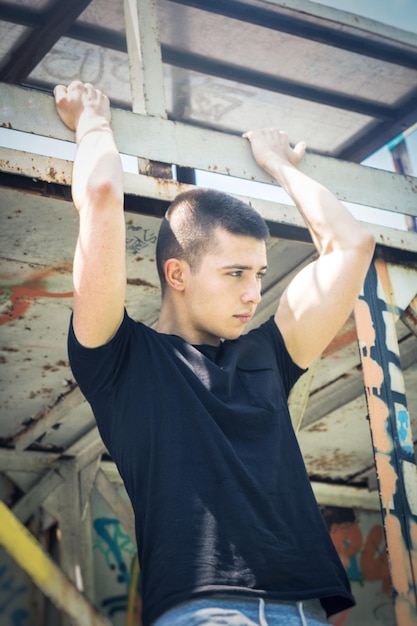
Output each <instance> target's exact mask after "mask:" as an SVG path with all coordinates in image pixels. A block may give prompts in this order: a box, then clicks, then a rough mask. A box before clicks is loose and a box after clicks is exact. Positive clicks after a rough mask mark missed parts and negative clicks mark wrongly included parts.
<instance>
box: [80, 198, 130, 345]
mask: <svg viewBox="0 0 417 626" xmlns="http://www.w3.org/2000/svg"><path fill="white" fill-rule="evenodd" d="M98 205H99V203H95V204H94V205H92V206H91V207H89V206H85V207H83V210H82V211H81V212H80V229H79V235H78V241H77V246H76V251H75V256H74V272H73V277H74V320H73V323H74V331H75V334H76V336H77V339H78V341H79V342H80V343H81V344H82V345H84V346H86V347H96V346H99V345H103V344H104V343H107V342H108V341H109V340H110V339H111V338H112V336H113V335H114V334H115V333H116V331H117V329H118V327H119V325H120V324H121V322H122V319H123V308H124V301H125V292H126V258H125V256H126V253H125V222H124V214H123V207H122V206H120V203H119V202H117V201H115V202H114V203H112V202H111V201H109V199H108V198H107V201H106V203H105V205H104V206H103V208H99V209H98V208H97V206H98Z"/></svg>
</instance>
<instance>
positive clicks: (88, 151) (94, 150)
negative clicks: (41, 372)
mask: <svg viewBox="0 0 417 626" xmlns="http://www.w3.org/2000/svg"><path fill="white" fill-rule="evenodd" d="M54 94H55V100H56V105H57V110H58V113H59V115H60V117H61V119H62V120H63V122H64V123H65V124H66V125H67V126H68V127H69V128H71V129H72V130H74V131H75V132H76V141H77V145H78V149H77V155H76V158H75V163H74V169H73V177H72V196H73V200H74V204H75V206H76V208H77V210H78V213H79V234H78V241H77V246H76V250H75V256H74V273H73V276H74V330H75V334H76V336H77V338H78V340H79V341H80V342H81V343H82V344H83V345H84V346H87V347H96V346H99V345H102V344H104V343H106V342H108V341H109V340H110V339H111V337H112V336H113V335H114V334H115V332H116V331H117V329H118V327H119V325H120V323H121V321H122V319H123V307H124V300H125V290H126V260H125V222H124V214H123V171H122V166H121V161H120V156H119V153H118V150H117V148H116V145H115V143H114V139H113V133H112V130H111V128H110V106H109V101H108V99H107V97H106V96H105V95H104V94H102V93H101V92H100V91H98V90H97V89H95V88H94V87H93V86H92V85H89V84H83V83H81V82H74V83H71V85H69V87H64V86H62V85H58V86H57V87H56V88H55V90H54Z"/></svg>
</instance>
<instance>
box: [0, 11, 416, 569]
mask: <svg viewBox="0 0 417 626" xmlns="http://www.w3.org/2000/svg"><path fill="white" fill-rule="evenodd" d="M75 79H80V80H82V81H84V82H91V83H93V84H94V85H95V86H97V87H98V88H100V89H102V90H103V91H104V92H105V93H107V94H108V96H109V97H110V100H111V104H112V107H113V109H112V115H113V127H114V130H115V137H116V141H117V144H118V146H119V149H120V150H121V152H122V153H124V154H126V155H130V156H132V157H137V159H138V161H137V162H138V170H137V172H136V171H126V174H125V179H126V180H125V183H126V203H125V208H126V220H127V234H128V239H127V255H128V295H127V307H128V310H129V312H130V313H131V314H132V316H133V317H135V318H136V319H140V320H141V321H144V322H146V323H149V324H151V325H152V324H153V323H154V322H155V321H156V319H157V317H158V311H159V305H160V295H159V288H158V281H157V273H156V268H155V262H154V244H155V238H156V233H157V230H158V224H159V220H160V218H161V216H162V215H163V212H164V211H165V209H166V207H167V205H168V203H169V202H170V200H172V199H173V198H174V197H175V195H176V194H177V193H178V191H180V190H182V189H185V188H187V186H188V185H190V184H194V183H195V178H194V171H195V170H203V171H206V172H214V173H218V174H224V175H227V176H231V177H234V178H235V177H236V178H238V179H240V180H241V181H242V189H245V191H244V192H242V194H241V195H242V196H245V198H247V196H248V193H247V192H246V189H247V187H244V183H245V181H258V182H261V183H265V184H266V185H269V187H270V188H271V192H270V193H271V199H269V200H261V199H259V198H258V197H256V196H255V195H254V196H253V197H251V198H250V201H251V202H252V204H253V205H254V206H255V207H256V208H257V209H258V210H259V211H260V212H261V214H262V215H263V216H264V217H265V219H266V220H267V222H268V224H269V226H270V230H271V234H272V237H271V240H270V242H269V250H268V254H269V265H270V268H271V269H270V270H269V272H268V275H267V276H268V277H267V280H266V282H265V287H264V295H263V300H262V303H261V305H260V306H259V309H258V313H257V315H256V318H255V321H254V324H257V323H259V322H261V321H263V320H264V319H266V318H267V317H269V315H271V314H272V313H273V311H274V307H275V306H276V302H277V299H278V298H279V295H280V294H281V293H282V291H283V289H284V288H285V286H286V285H287V284H288V282H289V280H290V279H291V277H292V276H293V275H294V273H295V272H297V271H298V270H299V269H300V268H301V267H303V265H304V264H306V263H307V262H308V261H309V260H311V259H312V258H313V257H314V254H315V252H314V248H313V246H312V244H311V242H310V240H309V237H308V235H307V231H306V229H305V226H304V224H303V222H302V220H301V218H300V217H299V216H298V213H297V211H296V210H295V208H294V207H293V206H292V205H291V204H290V203H289V202H286V201H285V200H282V199H281V197H280V196H279V195H278V190H277V188H276V186H274V185H273V184H272V181H271V180H270V179H269V178H268V176H267V175H266V174H265V173H263V172H261V171H260V170H259V168H257V166H256V165H255V164H254V162H253V160H252V157H251V154H250V150H249V148H248V146H247V142H245V141H244V140H243V139H241V137H240V135H241V134H242V133H243V132H244V131H246V130H249V129H251V128H254V127H258V126H280V127H283V128H285V129H286V130H288V132H289V136H290V139H291V141H293V142H294V143H295V142H297V141H299V140H301V139H304V140H305V141H306V142H307V145H308V149H309V152H308V154H307V156H306V158H305V160H304V162H303V164H302V165H301V167H302V169H304V171H306V172H307V173H310V174H311V175H313V176H314V177H315V178H317V179H318V180H321V181H322V182H323V183H324V184H326V185H327V186H328V187H329V188H331V189H332V190H333V191H334V192H335V193H336V194H337V195H338V197H339V198H340V199H341V200H343V201H346V202H351V203H354V204H356V205H360V206H363V207H375V208H377V209H379V210H382V211H391V212H393V213H398V214H406V215H409V216H412V217H414V218H415V217H416V216H417V208H416V201H415V199H416V192H417V179H416V178H413V177H412V176H409V175H408V176H406V175H400V174H397V173H392V172H383V171H379V170H375V169H371V168H366V167H364V166H361V165H359V162H360V161H362V160H363V159H364V158H365V157H367V156H369V155H370V154H372V153H373V152H374V151H375V150H376V149H378V148H380V147H381V146H383V145H384V144H386V143H387V142H388V141H391V140H393V139H394V138H395V137H397V136H398V135H399V134H401V133H402V132H404V131H405V130H406V129H407V128H409V127H410V126H412V125H413V124H415V123H416V122H417V36H416V35H415V34H413V33H411V32H406V31H402V30H398V29H396V28H393V27H390V26H387V25H384V24H380V23H378V22H376V21H372V20H369V19H365V18H361V17H359V16H356V15H352V14H349V13H347V12H344V11H339V10H336V9H331V8H329V7H324V6H322V5H319V4H316V3H314V2H309V1H308V0H287V1H285V2H284V1H280V0H262V1H261V0H210V2H203V0H157V1H156V2H154V1H153V0H125V2H124V3H123V2H121V1H120V2H114V0H73V2H71V3H70V4H69V3H63V2H60V1H59V0H55V1H50V0H13V1H9V2H5V1H4V0H0V115H1V119H0V126H1V127H2V128H3V129H6V130H7V129H9V130H10V133H12V132H13V131H21V132H23V133H29V134H30V135H29V136H28V135H25V136H24V137H26V138H27V137H30V139H32V140H33V138H34V136H36V137H37V138H38V137H46V138H53V139H57V140H60V141H61V142H66V145H69V144H68V142H73V141H74V138H73V135H72V133H70V131H68V129H66V128H65V127H64V126H63V125H62V123H61V122H60V120H59V119H58V116H57V114H56V112H55V107H54V103H53V98H52V96H51V92H52V89H53V87H54V86H55V85H56V84H58V83H62V84H68V83H69V82H71V81H72V80H75ZM11 136H12V137H14V135H11ZM12 141H13V139H12ZM16 141H17V139H16ZM19 141H20V136H19ZM33 145H34V144H33V142H31V141H29V140H28V141H27V146H26V147H25V148H19V149H17V148H16V147H15V148H6V147H4V148H0V206H1V232H0V249H1V265H2V267H1V288H0V289H1V290H0V293H1V303H0V304H1V308H0V324H1V330H0V365H1V375H0V410H1V420H0V490H1V493H2V500H3V501H5V502H7V503H8V504H10V506H11V508H12V511H13V512H14V513H15V514H16V516H17V517H18V518H19V519H21V520H22V521H24V522H25V521H27V519H29V517H30V515H31V514H32V513H33V511H34V510H35V508H36V507H39V506H40V505H42V506H45V507H46V508H47V510H48V511H49V512H50V513H51V514H52V515H54V516H56V518H57V519H58V520H59V523H60V525H63V526H65V524H70V523H71V524H73V525H75V526H76V525H77V524H79V519H81V517H82V515H81V513H82V510H83V503H84V504H85V502H86V501H87V500H88V494H89V490H91V488H92V485H93V484H94V485H95V486H96V487H97V488H99V489H100V490H101V493H103V494H105V497H107V498H108V500H111V499H112V498H113V497H116V496H114V493H113V492H112V489H111V484H110V480H109V476H111V477H112V479H114V470H113V467H112V463H111V461H110V460H109V458H108V455H107V454H106V451H105V450H104V447H103V445H102V443H101V440H100V438H99V436H98V434H97V430H96V428H95V424H94V419H93V416H92V414H91V410H90V409H89V407H88V406H87V404H86V402H85V401H84V400H83V398H82V396H81V394H80V392H79V390H78V388H77V386H76V384H75V382H74V379H73V376H72V374H71V371H70V369H69V366H68V360H67V355H66V331H67V327H68V319H69V314H70V310H71V294H72V282H71V264H72V254H73V248H74V245H75V240H76V231H77V217H76V214H75V211H74V210H73V208H72V207H71V204H70V190H69V185H70V181H71V161H70V159H69V158H68V157H60V156H44V155H41V154H37V153H36V150H35V149H34V148H33ZM60 145H61V144H60ZM135 163H136V161H135ZM173 166H175V167H173ZM254 193H255V192H254ZM274 194H277V195H276V198H277V201H273V197H274ZM369 228H370V229H371V230H372V232H373V233H374V234H375V237H376V240H377V246H378V248H377V254H376V262H375V268H376V270H375V272H376V273H375V276H374V279H375V281H376V283H373V284H374V287H375V289H374V291H372V287H369V289H370V292H372V293H375V290H376V292H377V293H378V295H379V304H381V302H383V303H384V305H385V307H386V310H387V311H389V312H390V314H392V318H393V319H392V325H391V326H390V327H389V329H390V330H389V331H386V333H385V334H384V335H383V339H382V341H381V343H382V344H383V346H384V347H383V348H382V350H381V352H382V354H381V359H383V358H384V357H387V359H388V361H387V363H386V364H385V365H383V364H380V365H379V366H378V367H379V368H380V370H378V372H379V371H380V372H383V374H381V377H382V378H381V380H379V379H378V372H377V379H376V380H377V382H376V383H375V381H374V382H372V384H370V383H369V376H371V378H372V376H373V375H375V371H376V370H375V366H374V367H373V370H372V366H370V365H369V350H370V348H371V345H373V344H372V343H367V339H366V337H369V328H370V326H369V323H370V322H369V320H367V319H366V315H365V316H364V315H363V310H362V308H361V307H359V308H358V310H357V311H356V314H355V317H353V316H352V317H351V318H349V319H348V320H347V321H346V324H345V325H344V327H343V328H342V329H341V331H340V332H339V334H338V335H337V337H336V338H335V339H334V341H333V342H332V343H331V344H330V346H329V347H328V348H327V350H326V351H325V353H324V354H323V355H322V358H321V359H319V360H318V362H317V363H315V364H314V366H313V367H312V368H311V369H310V372H309V373H308V374H306V375H305V376H304V377H303V378H302V379H301V381H300V383H299V385H298V386H297V388H296V391H295V392H294V393H293V394H292V396H291V399H290V406H291V412H292V417H293V420H294V425H295V427H296V429H297V432H298V438H299V441H300V445H301V449H302V452H303V454H304V458H305V461H306V466H307V470H308V472H309V475H310V478H311V480H312V484H313V487H314V489H315V492H316V495H317V498H318V501H319V502H320V504H323V505H326V504H334V505H337V506H346V507H364V508H370V509H378V508H379V506H380V500H379V498H378V489H377V480H376V471H375V449H374V447H373V443H372V440H371V436H370V428H369V419H367V418H368V416H370V414H371V413H372V410H373V409H372V407H373V404H372V402H373V400H372V398H373V397H377V398H384V395H383V393H382V391H381V390H382V386H383V380H386V378H387V375H388V374H387V373H388V372H390V373H392V371H393V369H398V370H399V371H400V372H401V375H402V379H403V382H402V379H401V381H400V382H399V383H398V385H397V383H395V384H396V385H397V387H396V391H397V392H398V390H399V389H400V388H402V387H401V385H402V384H403V383H404V385H405V392H406V397H407V406H408V415H409V416H410V418H411V419H410V420H409V423H407V424H406V425H405V426H404V428H405V430H406V435H404V437H405V439H404V440H406V441H407V442H408V444H407V445H409V444H410V438H411V448H412V447H413V445H414V443H415V437H414V439H413V437H412V434H411V433H412V431H414V433H417V337H416V334H417V332H416V331H417V234H416V233H415V232H411V231H406V230H397V229H395V228H392V227H387V226H380V225H378V224H374V223H372V224H369ZM375 285H376V286H375ZM365 301H366V302H368V300H366V297H365ZM375 306H376V307H377V308H378V303H376V304H375ZM369 307H370V310H371V308H372V307H371V305H370V304H369ZM375 315H377V313H373V314H372V315H371V317H372V319H373V324H374V326H375V324H376V322H375ZM381 319H382V320H383V323H388V322H387V321H386V315H385V314H384V316H382V318H381ZM358 320H359V322H358ZM381 323H382V322H381ZM362 324H364V325H365V326H362ZM366 324H368V326H366ZM371 326H372V324H371ZM358 328H359V330H358ZM366 329H368V331H367V330H366ZM312 332H314V329H312ZM381 332H382V331H381V329H380V328H379V326H378V327H377V325H376V326H375V333H376V335H377V336H378V337H379V339H380V340H381V337H382V336H381ZM388 334H389V338H390V339H389V341H388V339H387V337H388ZM358 335H359V339H360V341H359V343H358V340H357V337H358ZM397 340H398V346H399V347H398V350H399V359H400V363H401V367H399V366H398V364H397V366H395V367H394V366H393V365H392V364H391V365H390V364H389V360H390V359H391V357H392V354H393V353H395V350H396V348H395V346H396V345H397ZM367 350H368V352H367ZM387 355H388V356H387ZM367 359H368V360H367ZM367 368H368V374H367V373H366V370H367ZM364 374H365V383H364ZM367 376H368V378H367ZM378 380H379V382H378ZM393 385H394V383H392V380H391V383H388V387H390V386H391V387H392V386H393ZM394 386H395V385H394ZM365 392H367V393H365ZM384 402H386V404H387V406H390V400H389V399H386V398H385V400H384ZM396 402H397V404H398V398H397V400H396ZM394 404H395V402H394ZM371 418H372V416H371ZM394 421H395V420H394ZM394 426H395V424H394ZM394 426H392V427H393V428H394ZM371 431H372V419H371ZM392 436H393V439H395V438H396V436H395V433H393V435H392ZM397 439H398V436H397ZM403 443H404V442H403ZM374 444H375V440H374ZM400 444H401V442H400ZM400 444H399V445H400ZM102 455H103V457H102V458H103V460H102V461H101V462H100V459H101V456H102ZM407 462H410V463H412V462H411V460H408V461H407ZM414 463H415V461H414ZM400 466H401V463H400V465H399V466H398V467H400ZM407 467H408V466H407ZM414 467H415V465H414ZM64 468H66V469H64ZM397 469H398V468H397ZM398 471H400V470H398ZM74 475H77V476H79V477H80V481H81V483H80V484H81V485H82V487H81V488H80V489H81V491H80V494H81V495H80V498H79V500H80V503H79V508H77V507H74V508H73V510H72V511H70V510H69V509H70V508H71V507H68V505H67V506H65V514H64V513H63V512H62V511H63V509H62V507H64V504H63V503H62V497H63V496H62V494H61V495H60V493H61V491H62V488H63V485H65V489H68V485H69V484H71V485H72V487H71V488H72V489H75V486H74V483H73V482H71V481H73V478H74ZM407 476H408V478H407V480H405V479H404V481H403V482H404V483H405V486H404V489H405V493H406V494H407V493H410V489H411V492H412V493H414V494H416V493H417V485H416V484H415V482H414V478H413V476H414V470H413V471H411V474H407ZM410 476H411V478H410ZM416 476H417V474H416ZM380 477H381V475H380ZM400 482H401V481H400ZM410 484H411V485H412V487H410ZM407 485H408V487H407ZM407 488H408V492H407ZM112 494H113V495H112ZM119 507H120V508H119V511H120V510H123V511H125V513H122V515H125V518H124V519H125V523H126V527H128V528H129V529H130V530H131V528H132V522H131V519H130V517H129V512H128V511H127V507H126V505H125V504H124V505H123V506H122V504H120V503H119ZM407 511H408V513H407V515H409V514H410V509H407ZM411 513H412V514H413V515H416V514H417V510H415V511H411ZM68 520H69V521H68ZM77 520H78V521H77ZM74 550H75V549H74ZM75 551H77V550H75ZM67 558H68V560H69V562H71V558H72V557H71V556H69V555H68V554H67ZM67 565H68V567H64V569H66V570H67V571H69V570H70V569H71V566H70V565H71V563H69V564H67Z"/></svg>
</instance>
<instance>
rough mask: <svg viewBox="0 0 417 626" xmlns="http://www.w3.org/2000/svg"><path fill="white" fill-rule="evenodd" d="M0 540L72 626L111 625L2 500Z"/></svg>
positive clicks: (0, 505) (0, 508) (0, 503)
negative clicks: (68, 618)
mask: <svg viewBox="0 0 417 626" xmlns="http://www.w3.org/2000/svg"><path fill="white" fill-rule="evenodd" d="M0 544H1V545H2V546H4V548H5V549H6V550H7V552H9V554H10V555H11V556H12V557H13V559H14V560H15V561H16V562H17V563H18V565H19V566H20V567H21V568H22V569H23V570H24V571H25V572H27V574H29V576H30V577H31V578H32V580H33V582H34V583H35V584H36V585H37V586H38V587H39V589H41V591H43V593H44V594H45V595H46V596H47V597H48V598H50V600H51V601H52V602H53V603H54V604H55V606H56V607H57V608H58V609H61V610H62V611H63V612H64V613H65V614H66V615H68V616H69V617H70V619H71V621H72V623H73V625H74V626H111V624H110V622H109V621H108V620H107V619H106V618H105V617H104V616H103V615H100V614H99V613H98V611H97V609H96V608H95V607H94V606H93V605H92V604H91V603H90V602H88V600H87V599H86V598H85V597H84V595H83V594H82V593H80V592H79V591H77V589H76V587H75V586H74V584H73V583H72V582H71V581H70V580H69V579H68V578H67V577H66V576H65V574H64V573H63V572H62V571H61V569H60V568H59V567H58V566H57V565H56V564H55V563H54V562H53V561H52V559H51V558H50V557H49V555H48V554H47V553H46V552H45V550H44V549H43V548H42V546H41V545H40V543H39V542H38V541H37V540H36V539H35V537H34V536H33V535H32V534H31V533H30V532H29V531H28V530H27V529H26V528H25V526H23V524H21V523H20V522H19V520H18V519H17V518H16V517H15V516H14V515H13V513H12V512H11V511H10V510H9V509H8V508H7V506H6V505H5V504H4V503H3V502H0Z"/></svg>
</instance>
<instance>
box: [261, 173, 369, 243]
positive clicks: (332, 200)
mask: <svg viewBox="0 0 417 626" xmlns="http://www.w3.org/2000/svg"><path fill="white" fill-rule="evenodd" d="M269 171H270V173H271V174H272V176H273V177H274V178H275V179H276V181H277V182H278V183H279V184H280V185H281V186H282V187H283V189H285V191H286V192H287V193H288V194H289V195H290V197H291V198H292V199H293V201H294V203H295V205H296V206H297V208H298V210H299V212H300V214H301V215H302V217H303V219H304V221H305V223H306V225H307V227H308V229H309V232H310V234H311V237H312V239H313V242H314V244H315V246H316V248H317V250H318V252H319V253H320V254H326V253H328V252H331V251H334V250H342V249H355V248H358V247H362V246H365V247H366V246H367V245H370V246H372V236H371V234H370V233H369V231H368V230H367V229H366V228H365V227H364V226H362V225H361V224H360V223H359V222H358V221H357V220H356V219H355V218H354V217H353V216H352V214H351V213H350V212H349V211H348V209H347V208H346V207H345V206H343V204H342V203H341V202H339V200H338V199H337V198H336V196H335V195H334V194H333V193H331V192H330V191H329V190H328V189H326V188H325V187H324V186H323V185H321V184H320V183H318V182H317V181H315V180H313V179H312V178H310V177H309V176H307V175H306V174H304V173H303V172H301V171H300V170H299V169H298V168H297V167H295V166H293V165H291V164H290V163H288V164H282V163H277V164H271V165H270V167H269Z"/></svg>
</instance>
